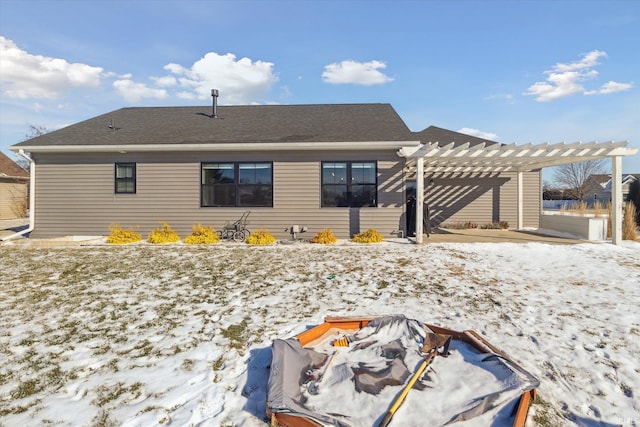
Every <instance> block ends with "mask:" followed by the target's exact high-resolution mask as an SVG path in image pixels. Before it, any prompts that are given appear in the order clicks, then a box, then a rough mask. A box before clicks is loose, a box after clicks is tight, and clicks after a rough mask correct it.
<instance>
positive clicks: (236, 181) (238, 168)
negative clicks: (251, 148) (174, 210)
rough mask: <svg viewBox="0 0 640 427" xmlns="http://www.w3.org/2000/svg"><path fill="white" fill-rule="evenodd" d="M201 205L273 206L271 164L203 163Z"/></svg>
mask: <svg viewBox="0 0 640 427" xmlns="http://www.w3.org/2000/svg"><path fill="white" fill-rule="evenodd" d="M201 176H202V183H201V185H202V189H201V205H202V206H203V207H210V206H229V207H251V206H266V207H270V206H273V165H272V164H271V163H203V164H202V175H201Z"/></svg>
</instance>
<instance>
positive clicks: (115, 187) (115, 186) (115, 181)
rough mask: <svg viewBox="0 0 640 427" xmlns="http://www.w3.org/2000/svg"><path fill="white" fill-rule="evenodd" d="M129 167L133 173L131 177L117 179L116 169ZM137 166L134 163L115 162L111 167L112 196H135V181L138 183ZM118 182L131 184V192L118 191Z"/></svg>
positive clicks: (136, 189) (136, 186)
mask: <svg viewBox="0 0 640 427" xmlns="http://www.w3.org/2000/svg"><path fill="white" fill-rule="evenodd" d="M125 166H128V167H131V168H132V171H133V176H132V177H131V178H127V177H124V178H119V177H118V167H125ZM137 169H138V166H137V164H136V163H135V162H116V163H115V164H114V167H113V192H114V194H136V192H137V191H138V185H137V181H138V172H137ZM119 182H132V183H133V190H132V191H121V190H118V183H119Z"/></svg>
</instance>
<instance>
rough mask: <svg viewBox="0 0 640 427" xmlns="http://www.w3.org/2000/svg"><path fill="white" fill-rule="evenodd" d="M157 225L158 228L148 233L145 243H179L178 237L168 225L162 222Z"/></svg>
mask: <svg viewBox="0 0 640 427" xmlns="http://www.w3.org/2000/svg"><path fill="white" fill-rule="evenodd" d="M159 224H160V227H158V228H154V229H153V230H151V233H149V237H148V238H147V242H149V243H159V244H162V243H175V242H179V241H180V236H179V235H178V233H176V231H175V230H174V229H173V228H171V226H170V225H169V224H167V223H166V222H164V221H160V222H159Z"/></svg>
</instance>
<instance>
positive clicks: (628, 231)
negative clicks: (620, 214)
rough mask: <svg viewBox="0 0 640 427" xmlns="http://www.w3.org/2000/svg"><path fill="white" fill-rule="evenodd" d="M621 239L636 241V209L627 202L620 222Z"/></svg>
mask: <svg viewBox="0 0 640 427" xmlns="http://www.w3.org/2000/svg"><path fill="white" fill-rule="evenodd" d="M622 239H623V240H638V228H637V226H636V207H635V205H634V204H633V203H632V202H627V204H626V205H625V207H624V221H623V222H622Z"/></svg>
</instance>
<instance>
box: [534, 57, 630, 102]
mask: <svg viewBox="0 0 640 427" xmlns="http://www.w3.org/2000/svg"><path fill="white" fill-rule="evenodd" d="M606 56H607V53H606V52H602V51H599V50H594V51H592V52H589V53H587V54H586V55H584V57H583V58H582V59H581V60H579V61H576V62H571V63H568V64H562V63H558V64H556V65H554V66H553V68H552V69H551V70H547V71H545V72H544V73H545V74H547V76H548V77H547V79H546V81H544V82H536V83H534V84H533V85H531V86H529V89H528V90H527V92H525V95H531V96H535V97H536V101H540V102H547V101H553V100H555V99H559V98H564V97H566V96H571V95H575V94H578V93H581V94H584V95H594V94H603V95H604V94H609V93H614V92H621V91H625V90H629V89H631V87H633V84H631V83H618V82H614V81H610V82H608V83H606V84H604V85H603V86H602V87H601V88H600V89H597V90H587V89H586V88H585V87H584V86H583V85H582V82H585V81H587V80H592V79H595V78H596V77H597V76H598V72H597V71H596V70H594V69H593V67H595V66H597V65H599V64H600V63H599V62H598V59H599V58H603V57H606Z"/></svg>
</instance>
